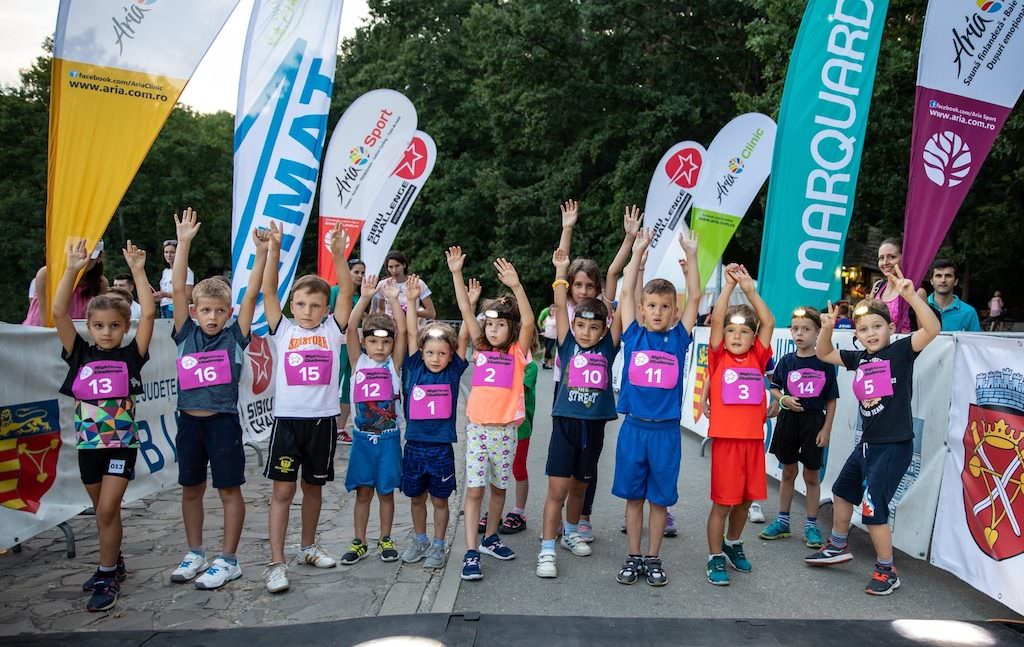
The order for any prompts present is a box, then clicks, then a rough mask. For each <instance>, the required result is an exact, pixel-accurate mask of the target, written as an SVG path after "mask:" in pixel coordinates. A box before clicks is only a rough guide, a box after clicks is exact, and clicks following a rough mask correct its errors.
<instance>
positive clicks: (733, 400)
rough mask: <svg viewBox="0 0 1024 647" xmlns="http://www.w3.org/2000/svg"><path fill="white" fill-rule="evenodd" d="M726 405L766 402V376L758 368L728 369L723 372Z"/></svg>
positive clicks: (723, 394) (723, 395)
mask: <svg viewBox="0 0 1024 647" xmlns="http://www.w3.org/2000/svg"><path fill="white" fill-rule="evenodd" d="M722 402H723V403H724V404H761V403H762V402H764V375H762V374H761V371H759V370H757V369H756V368H727V369H725V370H724V371H722Z"/></svg>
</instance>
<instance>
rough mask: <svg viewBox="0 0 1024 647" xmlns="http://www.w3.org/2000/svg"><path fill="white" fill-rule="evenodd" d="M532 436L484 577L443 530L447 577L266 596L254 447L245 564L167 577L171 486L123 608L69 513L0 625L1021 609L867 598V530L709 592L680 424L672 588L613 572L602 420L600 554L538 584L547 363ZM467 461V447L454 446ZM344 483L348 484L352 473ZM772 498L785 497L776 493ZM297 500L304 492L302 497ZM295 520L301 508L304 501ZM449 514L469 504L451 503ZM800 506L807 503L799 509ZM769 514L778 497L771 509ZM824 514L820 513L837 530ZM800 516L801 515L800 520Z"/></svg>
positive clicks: (912, 566) (949, 596) (782, 549)
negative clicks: (69, 542)
mask: <svg viewBox="0 0 1024 647" xmlns="http://www.w3.org/2000/svg"><path fill="white" fill-rule="evenodd" d="M538 392H539V394H538V406H537V411H538V416H537V421H536V422H537V424H536V428H537V431H536V433H535V436H534V438H535V440H534V446H533V448H532V452H531V460H530V474H531V480H532V482H533V484H534V486H533V487H534V491H533V493H532V496H531V499H530V503H529V506H528V508H527V515H528V519H529V528H528V530H527V531H526V532H523V533H520V534H518V535H514V536H512V537H510V538H508V543H509V545H511V546H512V547H513V548H514V549H515V550H516V551H517V553H518V557H517V559H515V560H513V561H512V562H505V563H499V562H497V561H496V560H492V559H490V558H486V557H485V558H484V559H485V561H484V564H483V566H484V569H485V571H484V572H485V578H484V579H483V580H482V581H480V582H467V583H462V582H461V581H460V580H459V569H460V567H461V563H460V559H461V555H462V552H463V550H464V546H463V541H462V539H461V527H459V529H458V532H456V528H455V527H454V524H453V527H452V528H450V529H449V538H450V539H452V540H454V542H455V545H454V548H453V550H452V553H453V554H454V555H455V559H454V560H451V561H450V563H449V566H450V567H449V568H447V569H444V570H443V571H437V572H429V571H425V570H424V569H422V568H421V567H420V566H419V565H410V566H401V565H400V563H398V562H396V563H391V564H384V563H381V562H380V561H378V560H376V559H367V560H363V561H362V562H360V563H359V564H357V565H356V566H353V567H341V566H339V567H338V568H335V569H330V570H317V569H313V568H309V567H306V566H302V565H297V564H295V561H294V559H293V560H292V564H291V570H290V572H289V577H290V579H291V581H292V588H291V590H290V591H289V592H287V593H285V594H282V595H273V596H272V595H270V594H268V593H267V592H266V591H265V590H264V588H263V581H262V576H261V574H262V570H263V567H264V566H265V565H266V563H267V561H268V554H269V547H268V544H267V540H266V528H267V501H268V495H269V492H270V486H269V482H268V481H267V480H266V479H264V478H263V477H262V476H261V475H260V470H259V468H258V467H257V465H256V461H255V459H254V458H253V457H252V455H251V454H250V463H249V467H248V483H247V484H246V485H245V486H244V488H243V491H244V494H245V497H246V503H247V506H248V516H247V519H246V526H245V531H244V533H243V536H242V546H241V548H240V551H239V552H240V555H239V556H240V559H241V563H242V567H243V569H244V572H245V574H244V575H243V578H242V579H241V580H239V581H238V582H234V583H232V584H230V585H228V586H227V587H225V588H224V589H222V590H220V591H216V592H208V591H197V590H195V589H193V588H192V587H191V585H177V584H172V583H171V582H170V571H171V570H172V569H173V568H174V566H176V564H177V562H178V560H179V559H180V558H181V555H182V554H183V552H184V536H183V535H184V533H183V531H182V529H181V523H180V514H179V507H178V506H179V500H178V497H179V495H180V493H179V490H177V489H171V490H167V491H165V492H163V493H161V494H159V495H156V496H154V497H150V498H148V499H146V500H143V501H140V502H136V503H133V504H129V505H128V506H126V509H125V510H124V523H125V542H124V552H125V555H126V557H127V563H128V567H129V570H130V575H129V578H128V580H127V582H126V583H125V585H124V587H123V589H122V597H121V600H120V601H119V602H118V606H117V608H116V609H115V610H114V611H113V612H111V613H107V614H90V613H86V612H85V611H84V607H85V601H86V596H85V594H83V593H82V592H81V583H82V581H84V579H85V578H87V577H88V576H89V575H90V574H91V572H92V570H93V568H94V565H95V561H96V557H97V543H96V532H95V527H94V525H93V519H92V517H85V516H81V517H77V518H76V519H74V520H73V521H72V522H71V523H72V526H73V527H74V530H75V534H76V536H77V544H78V556H77V558H75V559H72V560H69V559H67V558H66V557H65V555H64V543H63V539H62V537H61V534H60V532H59V531H57V530H53V531H50V532H47V533H44V534H43V535H41V536H39V537H36V538H34V539H32V540H30V541H28V542H26V543H25V544H24V546H23V550H22V551H21V552H20V553H13V552H9V553H7V554H6V555H5V556H3V557H0V635H12V634H18V633H22V632H41V631H46V632H58V631H77V630H82V629H86V630H120V629H172V628H182V629H184V628H187V629H198V628H206V627H218V628H219V627H237V626H258V625H279V624H296V623H309V622H317V621H326V620H337V619H345V618H358V617H364V616H375V615H390V614H410V613H425V612H431V611H433V612H435V613H447V612H451V611H453V610H454V611H455V612H467V611H480V612H484V613H515V614H536V615H577V616H605V617H608V616H631V617H676V618H687V617H745V618H821V617H823V618H849V619H855V618H898V617H903V618H957V619H968V620H976V619H985V618H996V617H1003V618H1005V617H1013V614H1012V612H1011V611H1009V610H1008V609H1007V608H1006V607H1003V606H1002V605H1000V604H998V603H997V602H995V601H993V600H991V599H989V598H988V597H986V596H984V595H982V594H981V593H978V592H976V591H974V590H973V589H972V588H970V587H969V586H967V585H966V584H964V583H962V582H960V581H959V580H958V579H956V578H955V577H953V576H952V575H950V574H948V573H946V572H944V571H941V570H939V569H936V568H933V567H931V566H930V565H929V564H927V563H926V562H921V561H918V560H913V559H910V558H909V557H906V556H903V555H898V556H897V559H898V566H899V568H900V576H901V579H902V580H903V582H904V586H903V588H901V589H900V590H899V591H898V592H897V593H896V594H894V595H893V596H891V597H889V598H883V599H878V598H871V597H869V596H866V595H864V593H863V592H862V589H863V586H864V584H865V583H866V581H867V578H868V575H869V570H870V565H871V562H870V550H869V545H868V542H867V536H866V535H865V534H864V533H862V532H860V531H855V532H854V534H853V535H852V538H851V539H852V545H853V550H854V553H855V554H856V555H857V556H858V559H857V560H855V561H854V562H852V563H850V564H847V565H844V566H842V567H839V568H837V569H835V570H829V571H824V570H812V569H809V568H807V567H805V566H804V565H803V563H802V562H801V561H800V560H801V558H802V557H803V555H804V554H805V553H806V552H807V550H806V549H805V548H804V547H803V546H802V544H801V543H799V539H797V538H791V539H787V540H783V541H781V542H774V543H768V542H762V541H759V540H757V539H752V538H753V537H754V535H755V534H756V530H757V528H756V527H755V528H754V529H753V530H751V531H748V532H747V533H746V536H747V539H748V541H747V553H748V555H749V556H750V558H751V560H752V561H753V563H754V568H755V570H754V573H752V574H750V575H740V574H734V577H733V585H732V586H730V587H728V588H716V587H711V586H710V585H708V584H707V583H706V582H705V581H704V571H703V569H704V561H705V556H706V552H707V548H706V546H705V542H704V522H705V516H706V514H707V509H708V503H707V491H708V470H709V467H708V459H707V458H701V457H699V456H698V451H699V446H698V443H697V440H696V439H695V438H694V437H693V436H691V435H689V434H684V442H683V448H684V449H683V452H684V457H683V471H682V476H681V481H680V491H681V496H682V503H681V505H680V506H678V507H677V508H676V515H677V519H678V520H679V523H680V526H681V529H682V532H681V536H680V537H678V538H676V539H669V540H666V542H665V545H664V549H663V552H662V555H663V558H664V561H665V565H666V569H667V571H668V573H669V577H670V582H669V584H668V586H666V587H664V588H660V589H655V588H651V587H648V586H647V585H646V584H637V585H635V586H632V587H624V586H622V585H620V584H617V583H616V582H615V580H614V577H615V573H616V572H617V570H618V568H619V566H620V564H621V560H622V557H623V556H624V553H625V536H624V535H622V534H620V533H619V530H618V525H619V523H620V520H621V514H622V502H621V501H619V500H618V499H615V498H614V497H612V496H611V494H610V493H609V490H610V483H611V474H612V459H613V456H614V447H615V435H616V432H617V428H618V426H617V425H610V426H609V427H608V435H607V438H606V441H605V452H604V455H603V459H602V465H601V468H602V473H601V474H602V476H601V481H600V484H601V489H600V491H599V495H598V498H597V502H596V506H595V513H594V520H595V523H596V535H597V541H595V542H594V544H593V548H594V555H593V556H591V557H586V558H578V557H573V556H572V555H570V554H569V553H568V552H566V551H564V550H562V549H559V555H558V567H559V572H560V576H559V578H558V579H557V580H541V579H539V578H537V577H536V576H535V575H534V573H533V571H534V566H535V557H536V550H537V548H538V543H537V537H538V536H539V520H540V509H541V505H542V503H543V496H544V488H545V485H544V476H543V474H544V460H545V457H546V452H547V439H548V434H549V433H550V424H549V422H548V420H549V418H548V415H547V412H548V411H550V401H551V395H550V394H551V373H550V371H542V372H541V377H540V384H539V388H538ZM347 454H348V452H347V450H345V449H341V450H340V451H339V462H338V466H337V470H338V474H339V475H343V474H344V472H345V468H346V466H347ZM462 455H463V453H462V450H461V447H460V448H459V449H457V450H456V456H457V457H460V460H461V456H462ZM342 480H343V479H342ZM342 490H343V487H342V486H341V485H340V484H339V483H337V482H336V483H334V484H331V485H329V486H328V487H327V490H326V492H325V506H324V513H323V519H322V522H321V537H320V541H321V544H322V545H323V546H324V547H325V548H327V549H328V550H329V551H331V552H333V553H335V554H339V553H340V552H342V551H343V550H344V548H345V547H346V546H347V545H348V542H349V541H350V540H351V506H352V503H353V497H352V496H349V495H347V494H343V493H342ZM770 496H771V497H772V500H774V497H775V490H774V489H773V488H772V489H771V493H770ZM299 497H301V494H300V495H299ZM299 497H297V500H296V505H295V507H294V508H293V512H292V519H293V520H297V518H298V498H299ZM207 500H208V505H207V510H208V514H207V528H208V529H211V530H213V531H214V532H213V533H208V535H207V538H206V543H207V546H208V547H210V548H211V550H216V547H217V545H218V544H219V541H220V538H219V533H218V532H217V530H218V529H219V528H220V527H221V519H220V512H219V508H220V505H219V500H218V499H217V498H216V494H215V493H213V492H212V490H211V492H209V493H208V499H207ZM396 505H397V511H396V525H395V529H394V532H393V536H394V537H395V539H396V541H397V542H398V543H399V549H402V548H403V547H404V546H405V545H407V541H408V533H409V531H410V529H411V528H410V526H411V524H410V521H409V515H408V512H407V510H408V499H406V498H405V497H403V496H401V495H399V496H398V497H397V501H396ZM452 505H453V510H455V509H459V508H460V507H461V504H457V503H456V500H455V499H453V501H452ZM799 505H802V501H801V500H800V499H798V504H797V506H795V507H794V511H798V510H799V509H800V508H799ZM772 509H774V505H772V504H769V505H767V506H766V510H772ZM829 515H830V510H826V511H825V512H824V513H823V515H822V521H823V522H824V524H825V525H826V526H827V524H828V523H829V521H830V519H829ZM796 517H797V519H799V518H800V516H799V514H797V515H796ZM375 519H376V509H375V508H374V511H373V512H372V513H371V517H370V523H371V527H370V531H369V535H370V537H371V541H372V539H374V538H376V535H377V529H376V526H375V524H376V521H375ZM288 541H289V543H290V553H291V554H294V552H295V549H296V546H297V541H298V526H297V525H293V526H292V529H291V532H290V533H289V535H288Z"/></svg>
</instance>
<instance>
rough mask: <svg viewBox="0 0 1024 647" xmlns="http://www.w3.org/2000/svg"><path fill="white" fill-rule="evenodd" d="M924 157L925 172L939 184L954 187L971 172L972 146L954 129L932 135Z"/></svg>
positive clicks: (925, 148) (925, 147) (926, 145)
mask: <svg viewBox="0 0 1024 647" xmlns="http://www.w3.org/2000/svg"><path fill="white" fill-rule="evenodd" d="M923 157H924V172H925V173H926V174H927V175H928V179H929V180H931V181H932V182H934V183H935V184H937V185H939V186H947V187H954V186H956V185H958V184H960V183H961V182H963V181H964V178H965V177H967V176H968V175H969V174H970V172H971V147H970V146H968V145H967V142H965V141H964V140H963V138H962V137H960V135H957V134H956V133H954V132H953V131H952V130H947V131H945V132H941V133H935V134H934V135H932V136H931V138H930V139H929V140H928V143H927V144H925V146H924V154H923Z"/></svg>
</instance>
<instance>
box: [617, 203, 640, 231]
mask: <svg viewBox="0 0 1024 647" xmlns="http://www.w3.org/2000/svg"><path fill="white" fill-rule="evenodd" d="M643 222H644V214H643V213H641V212H640V208H639V207H637V206H636V205H635V204H634V205H631V206H629V207H626V213H624V214H623V215H622V229H623V230H624V231H625V232H626V235H627V236H636V235H637V232H639V231H640V226H641V225H643Z"/></svg>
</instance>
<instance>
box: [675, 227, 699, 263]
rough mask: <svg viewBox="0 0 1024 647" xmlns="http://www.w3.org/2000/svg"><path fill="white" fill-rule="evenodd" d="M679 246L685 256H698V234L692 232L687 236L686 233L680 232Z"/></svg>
mask: <svg viewBox="0 0 1024 647" xmlns="http://www.w3.org/2000/svg"><path fill="white" fill-rule="evenodd" d="M679 246H680V247H682V248H683V254H684V255H685V256H691V255H692V256H694V257H696V256H697V232H696V231H693V230H692V229H691V230H690V235H689V236H687V235H686V233H685V232H682V231H681V232H679Z"/></svg>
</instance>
